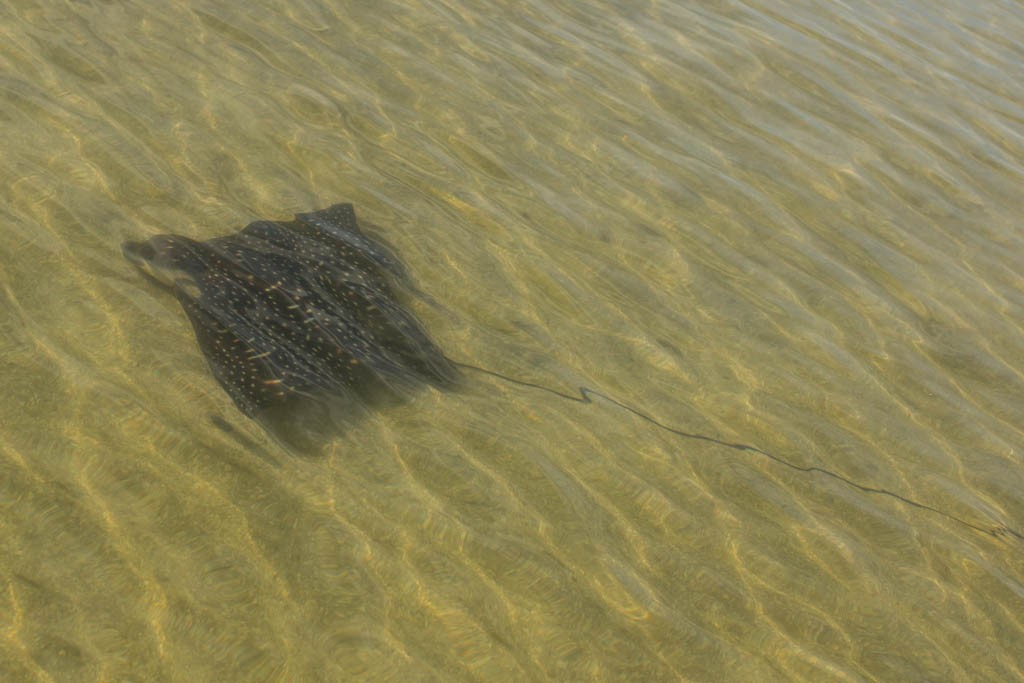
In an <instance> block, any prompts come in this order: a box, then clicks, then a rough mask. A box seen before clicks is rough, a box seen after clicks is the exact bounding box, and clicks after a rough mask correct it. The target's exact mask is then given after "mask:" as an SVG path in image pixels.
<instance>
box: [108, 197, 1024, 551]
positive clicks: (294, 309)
mask: <svg viewBox="0 0 1024 683" xmlns="http://www.w3.org/2000/svg"><path fill="white" fill-rule="evenodd" d="M122 251H123V253H124V255H125V257H127V258H128V260H129V261H131V262H132V263H134V264H135V265H136V266H138V267H139V268H140V269H141V270H142V271H143V272H144V273H145V274H146V275H148V276H149V277H151V278H152V279H155V280H156V281H158V282H159V283H161V284H162V285H164V286H166V287H169V288H170V289H171V290H172V291H173V292H174V295H175V296H176V297H177V299H178V301H179V302H180V303H181V306H182V308H184V309H185V313H186V314H187V315H188V318H189V320H190V321H191V322H192V327H193V328H194V329H195V333H196V339H197V340H198V342H199V347H200V349H202V351H203V354H204V355H205V356H206V359H207V361H208V363H209V365H210V368H211V370H212V371H213V375H214V377H215V378H216V379H217V381H218V382H219V383H220V385H221V386H222V387H224V389H225V390H226V391H227V393H228V395H229V396H231V399H232V400H233V401H234V402H235V405H236V406H238V408H239V410H241V411H242V412H243V413H245V414H246V415H247V416H249V417H255V416H256V415H257V414H258V413H259V412H261V411H262V410H264V409H266V408H269V407H272V406H275V405H278V404H282V403H287V402H288V401H289V400H290V399H293V398H297V397H301V396H315V395H317V394H320V393H325V392H326V393H334V394H344V393H348V392H355V393H356V394H361V395H365V394H367V393H373V392H372V390H373V389H374V388H385V389H388V390H392V391H397V392H403V391H404V390H407V389H410V388H414V387H416V386H419V385H423V384H430V385H434V386H436V387H439V388H448V387H451V386H452V385H453V383H454V382H455V380H456V379H457V375H458V370H457V368H465V369H468V370H473V371H475V372H479V373H482V374H486V375H490V376H492V377H496V378H498V379H501V380H504V381H507V382H511V383H513V384H517V385H520V386H523V387H527V388H530V389H536V390H539V391H543V392H546V393H548V394H552V395H554V396H558V397H559V398H562V399H567V400H570V401H575V402H578V403H592V397H598V398H601V399H604V400H605V401H608V402H609V403H611V404H613V405H615V406H618V407H619V408H621V409H622V410H625V411H627V412H629V413H632V414H633V415H634V416H636V417H638V418H640V419H641V420H644V421H646V422H647V423H649V424H651V425H653V426H655V427H657V428H658V429H661V430H664V431H665V432H668V433H671V434H673V435H675V436H678V437H682V438H685V439H693V440H698V441H704V442H708V443H713V444H717V445H719V446H724V447H727V448H730V449H733V450H736V451H742V452H746V453H749V454H754V455H759V456H762V457H764V458H767V459H769V460H771V461H774V462H775V463H777V464H779V465H781V466H784V467H787V468H789V469H790V470H794V471H797V472H801V473H804V474H818V475H823V476H825V477H829V478H831V479H833V480H835V481H839V482H842V483H844V484H846V485H847V486H850V487H851V488H854V489H856V490H859V491H861V492H862V493H866V494H873V495H880V496H886V497H889V498H892V499H894V500H897V501H899V502H901V503H903V504H905V505H909V506H911V507H915V508H918V509H921V510H928V511H930V512H933V513H936V514H938V515H941V516H943V517H945V518H947V519H949V520H952V521H955V522H957V523H959V524H962V525H964V526H965V527H968V528H971V529H973V530H975V531H979V532H982V533H984V534H987V535H990V536H993V537H1001V536H1012V537H1015V538H1017V539H1018V540H1024V533H1022V532H1021V531H1019V530H1017V529H1015V528H1012V527H1010V526H1008V525H1007V524H1004V523H997V524H994V525H991V526H990V525H983V524H979V523H974V522H971V521H968V520H966V519H964V518H962V517H959V516H957V515H955V514H951V513H949V512H946V511H944V510H941V509H939V508H936V507H933V506H931V505H927V504H925V503H921V502H919V501H917V500H914V499H913V498H909V497H907V496H904V495H901V494H899V493H895V492H893V491H889V490H888V489H884V488H878V487H874V486H869V485H865V484H861V483H858V482H856V481H854V480H852V479H849V478H848V477H846V476H844V475H842V474H839V473H837V472H834V471H832V470H830V469H827V468H824V467H819V466H816V465H802V464H797V463H794V462H792V461H790V460H788V459H786V458H783V457H781V456H778V455H775V454H773V453H771V452H769V451H766V450H763V449H761V448H758V447H757V446H751V445H748V444H744V443H736V442H731V441H725V440H722V439H719V438H716V437H713V436H707V435H704V434H698V433H693V432H687V431H683V430H682V429H677V428H675V427H671V426H669V425H667V424H665V423H663V422H661V421H659V420H658V419H656V418H654V417H652V416H651V415H650V414H648V413H646V412H643V411H641V410H639V409H637V408H635V407H633V406H631V405H629V404H627V403H624V402H622V401H619V400H618V399H615V398H613V397H611V396H609V395H607V394H604V393H601V392H599V391H596V390H594V389H591V388H589V387H585V386H580V387H578V388H577V392H578V393H577V394H570V393H566V392H563V391H560V390H558V389H552V388H550V387H547V386H544V385H542V384H537V383H534V382H528V381H524V380H521V379H516V378H514V377H509V376H508V375H504V374H502V373H500V372H495V371H494V370H488V369H485V368H481V367H478V366H475V365H471V364H469V363H462V362H458V361H452V360H450V359H448V358H447V357H446V356H445V355H444V353H442V352H441V350H440V349H439V348H438V347H437V346H436V345H435V344H434V343H433V342H432V341H431V340H430V338H429V337H428V336H427V333H426V332H425V331H424V329H423V327H422V325H420V323H419V322H418V321H417V320H416V318H415V317H413V315H412V314H411V313H410V312H409V311H407V310H406V309H405V308H403V307H402V306H401V304H399V302H398V301H397V299H396V297H395V293H394V288H393V285H396V284H397V285H400V286H405V287H411V283H410V282H409V280H408V276H407V275H406V272H405V268H404V267H403V266H402V264H401V262H400V261H399V260H398V259H397V258H396V256H395V255H394V254H393V253H392V251H391V250H390V249H388V248H387V247H386V246H385V245H383V244H382V243H380V242H378V241H376V240H374V239H371V238H370V237H369V236H367V235H365V234H364V233H363V232H362V231H361V230H360V229H359V226H358V223H357V222H356V215H355V210H354V209H353V208H352V205H351V204H336V205H334V206H332V207H330V208H328V209H324V210H323V211H314V212H312V213H304V214H297V215H296V216H295V220H293V221H288V222H278V221H256V222H254V223H250V224H249V225H247V226H246V227H245V228H244V229H242V230H241V231H239V232H238V233H237V234H234V235H229V236H227V237H217V238H214V239H211V240H207V241H205V242H199V241H196V240H193V239H189V238H187V237H182V236H180V235H157V236H156V237H153V238H151V239H149V240H147V241H144V242H130V241H129V242H125V243H124V244H123V245H122Z"/></svg>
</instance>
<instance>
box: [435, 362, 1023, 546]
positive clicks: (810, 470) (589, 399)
mask: <svg viewBox="0 0 1024 683" xmlns="http://www.w3.org/2000/svg"><path fill="white" fill-rule="evenodd" d="M452 364H453V365H456V366H458V367H460V368H463V369H465V370H471V371H473V372H478V373H482V374H485V375H490V376H491V377H495V378H497V379H500V380H502V381H504V382H509V383H511V384H517V385H519V386H521V387H526V388H528V389H535V390H537V391H543V392H545V393H548V394H551V395H553V396H557V397H559V398H562V399H565V400H567V401H574V402H576V403H594V400H593V399H594V398H600V399H603V400H605V401H607V402H608V403H611V404H612V405H615V406H617V407H619V408H621V409H622V410H625V411H626V412H629V413H632V414H633V415H635V416H636V417H638V418H640V419H641V420H643V421H645V422H648V423H650V424H652V425H654V426H655V427H657V428H658V429H662V430H664V431H666V432H668V433H670V434H674V435H675V436H678V437H681V438H684V439H694V440H697V441H705V442H708V443H713V444H716V445H718V446H723V447H725V448H731V449H733V450H736V451H744V452H747V453H752V454H755V455H758V456H761V457H764V458H768V459H769V460H771V461H773V462H775V463H777V464H779V465H782V466H783V467H786V468H789V469H791V470H794V471H797V472H803V473H805V474H819V475H822V476H825V477H829V478H831V479H835V480H836V481H839V482H842V483H843V484H846V485H847V486H849V487H851V488H853V489H856V490H858V491H861V492H862V493H868V494H871V495H878V496H887V497H889V498H892V499H894V500H897V501H899V502H900V503H903V504H904V505H909V506H910V507H914V508H917V509H919V510H926V511H928V512H932V513H934V514H937V515H940V516H942V517H945V518H946V519H948V520H951V521H953V522H956V523H958V524H961V525H963V526H965V527H967V528H969V529H973V530H974V531H978V532H980V533H983V534H985V535H987V536H993V537H995V538H1001V537H1005V536H1012V537H1014V538H1016V539H1018V540H1024V534H1022V533H1021V532H1020V531H1017V530H1016V529H1013V528H1011V527H1009V526H1007V525H1005V524H994V525H983V524H981V523H974V522H969V521H967V520H965V519H963V518H961V517H957V516H956V515H954V514H951V513H949V512H946V511H944V510H940V509H939V508H936V507H932V506H931V505H928V504H926V503H922V502H920V501H917V500H914V499H913V498H908V497H907V496H904V495H902V494H899V493H895V492H893V491H889V490H888V489H884V488H879V487H875V486H868V485H865V484H861V483H858V482H856V481H854V480H852V479H849V478H847V477H845V476H843V475H842V474H839V473H838V472H833V471H832V470H829V469H826V468H824V467H818V466H816V465H798V464H796V463H794V462H791V461H789V460H786V459H785V458H783V457H781V456H778V455H775V454H774V453H769V452H768V451H766V450H763V449H761V448H758V447H757V446H751V445H749V444H745V443H736V442H733V441H725V440H724V439H718V438H715V437H713V436H708V435H706V434H697V433H695V432H687V431H684V430H682V429H677V428H676V427H671V426H669V425H667V424H665V423H663V422H660V421H659V420H657V419H655V418H654V417H652V416H650V415H648V414H647V413H645V412H643V411H642V410H639V409H637V408H634V407H633V406H631V405H628V404H626V403H623V402H622V401H619V400H618V399H615V398H612V397H611V396H608V395H607V394H604V393H601V392H600V391H597V390H595V389H591V388H590V387H585V386H580V387H578V388H577V392H578V393H576V394H570V393H566V392H564V391H559V390H558V389H552V388H551V387H547V386H544V385H543V384H537V383H536V382H529V381H526V380H522V379H517V378H515V377H509V376H508V375H504V374H502V373H500V372H496V371H494V370H488V369H486V368H481V367H479V366H476V365H472V364H470V363H462V362H460V361H452Z"/></svg>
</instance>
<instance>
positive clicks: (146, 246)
mask: <svg viewBox="0 0 1024 683" xmlns="http://www.w3.org/2000/svg"><path fill="white" fill-rule="evenodd" d="M121 253H122V254H124V257H125V258H126V259H128V260H129V261H131V262H132V263H134V264H135V265H137V266H141V265H142V264H143V263H147V262H149V261H152V260H153V257H154V256H156V250H155V249H154V248H153V245H152V244H150V243H149V242H133V241H131V240H129V241H127V242H125V243H124V244H122V245H121Z"/></svg>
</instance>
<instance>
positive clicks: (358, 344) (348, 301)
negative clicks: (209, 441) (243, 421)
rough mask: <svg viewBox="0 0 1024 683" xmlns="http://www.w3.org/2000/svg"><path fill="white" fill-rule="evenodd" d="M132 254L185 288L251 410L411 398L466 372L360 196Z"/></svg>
mask: <svg viewBox="0 0 1024 683" xmlns="http://www.w3.org/2000/svg"><path fill="white" fill-rule="evenodd" d="M122 251H123V253H124V255H125V257H126V258H127V259H128V260H129V261H131V262H132V263H134V264H135V265H136V266H138V267H139V268H140V269H141V270H142V271H143V272H144V273H145V274H146V275H147V276H149V277H150V278H151V279H153V280H155V281H157V282H158V283H160V284H161V285H163V286H165V287H167V288H169V289H170V290H171V291H172V292H173V293H174V296H175V297H177V299H178V302H179V303H180V304H181V307H182V308H183V309H184V310H185V314H186V315H187V316H188V319H189V321H190V322H191V323H192V327H193V329H194V330H195V335H196V340H197V341H198V343H199V348H200V350H201V351H202V352H203V354H204V355H205V356H206V360H207V362H208V364H209V366H210V369H211V371H212V372H213V376H214V377H215V378H216V380H217V382H219V383H220V385H221V386H222V387H223V388H224V390H225V391H226V392H227V393H228V395H229V396H230V397H231V399H232V400H233V401H234V403H235V405H236V406H237V407H238V409H239V410H241V411H242V412H243V413H245V414H246V415H247V416H249V417H256V416H257V415H258V414H260V413H261V412H263V411H264V410H266V409H269V408H272V407H275V406H278V405H283V404H287V403H290V402H291V401H292V400H293V399H297V398H301V397H308V398H314V397H318V396H323V395H330V394H335V395H342V394H350V395H351V394H355V395H359V396H369V395H372V394H374V393H375V392H377V391H379V390H381V389H383V390H385V391H387V392H389V393H395V394H405V393H406V392H408V391H409V390H411V389H415V388H416V387H418V386H423V385H433V386H436V387H439V388H447V387H450V386H451V385H452V384H453V383H454V381H455V380H456V378H457V371H456V368H455V366H454V364H453V363H452V362H451V361H449V360H448V359H447V358H446V357H445V355H444V354H443V353H442V352H441V350H440V349H439V348H438V347H437V345H436V344H434V342H433V341H431V339H430V338H429V337H428V335H427V333H426V331H425V330H424V328H423V326H422V325H421V324H420V322H419V321H418V320H417V319H416V318H415V317H414V316H413V315H412V313H411V312H409V311H408V310H407V309H406V308H405V307H403V306H402V304H401V303H400V302H399V300H398V298H397V297H396V287H399V288H402V289H405V290H409V289H411V284H410V283H409V280H408V276H407V274H406V272H405V269H404V267H403V266H402V264H401V263H400V262H399V260H398V259H397V258H396V256H395V254H394V252H392V250H391V249H389V248H388V247H387V246H385V245H384V244H383V243H381V242H379V241H377V240H375V239H373V238H371V237H369V236H368V235H366V234H365V233H364V232H363V231H362V230H360V228H359V225H358V223H357V221H356V215H355V210H354V209H353V208H352V205H351V204H337V205H335V206H332V207H330V208H328V209H324V210H322V211H315V212H312V213H304V214H298V215H296V216H295V219H294V220H292V221H287V222H283V221H282V222H279V221H256V222H254V223H250V224H249V225H247V226H246V227H245V228H243V229H242V230H241V231H239V232H237V233H236V234H234V235H229V236H226V237H217V238H214V239H210V240H207V241H197V240H194V239H190V238H188V237H183V236H181V235H157V236H156V237H153V238H151V239H149V240H147V241H144V242H125V243H124V244H123V245H122Z"/></svg>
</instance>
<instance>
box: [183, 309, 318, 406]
mask: <svg viewBox="0 0 1024 683" xmlns="http://www.w3.org/2000/svg"><path fill="white" fill-rule="evenodd" d="M176 294H177V297H178V301H179V302H181V306H182V308H184V309H185V313H186V314H187V315H188V319H189V321H191V323H192V327H193V329H194V330H195V333H196V341H198V342H199V348H200V350H201V351H202V352H203V355H204V356H206V361H207V363H208V364H209V365H210V370H211V371H213V376H214V377H215V378H216V380H217V382H218V383H219V384H220V385H221V386H222V387H223V388H224V391H226V392H228V395H229V396H230V397H231V400H232V401H234V403H235V405H236V406H238V409H239V410H241V411H242V412H243V413H245V414H246V415H247V416H248V417H254V416H255V415H256V413H258V412H259V411H260V410H262V409H264V408H267V407H268V406H271V405H275V404H279V403H283V402H285V401H287V400H288V399H289V398H292V397H294V396H297V395H300V394H304V392H302V391H300V390H299V389H298V388H297V387H295V386H291V385H290V384H289V383H287V382H286V381H285V380H284V379H282V378H281V376H280V375H281V373H280V371H279V370H278V369H277V368H276V367H275V365H274V363H273V359H272V358H271V357H270V356H271V354H269V353H260V352H259V350H258V349H254V348H253V347H252V346H251V345H250V344H248V343H246V341H245V340H244V339H242V338H240V337H239V336H238V334H236V333H235V332H233V331H231V330H229V329H228V328H227V327H225V326H224V325H223V324H222V323H221V322H220V321H219V320H217V318H215V317H214V316H213V315H210V313H208V312H206V311H205V310H203V309H202V307H200V305H199V304H197V303H196V301H194V300H193V299H191V298H189V297H188V296H187V295H185V294H184V293H182V292H181V291H178V292H176Z"/></svg>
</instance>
